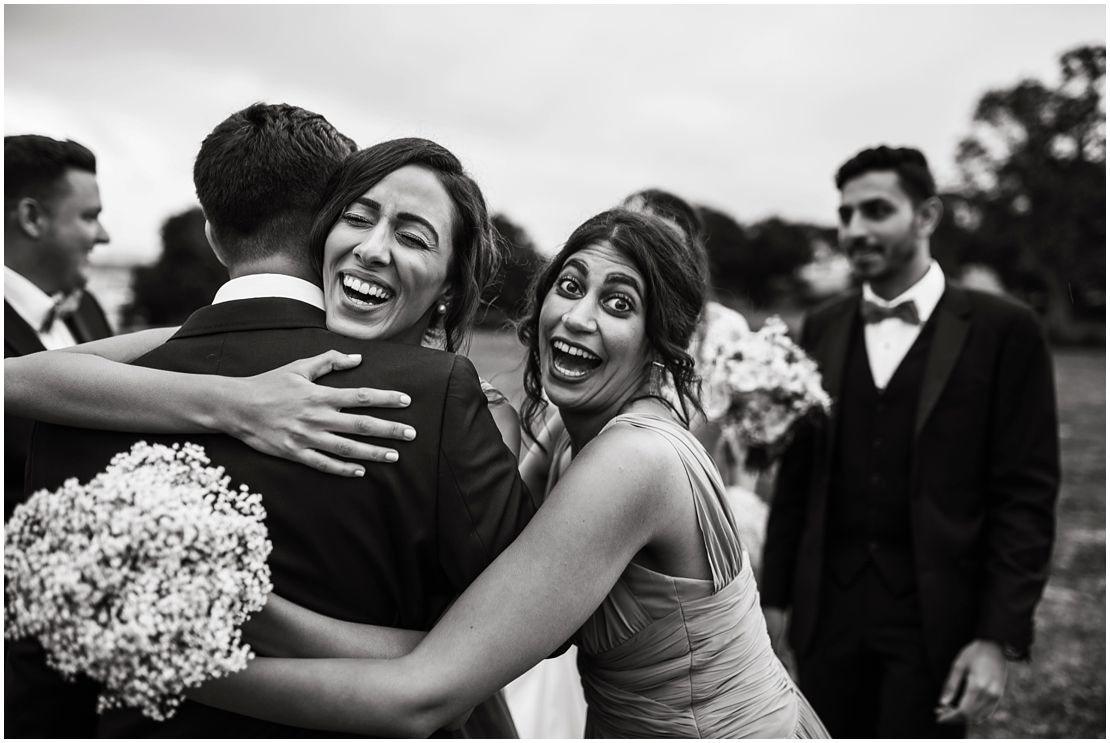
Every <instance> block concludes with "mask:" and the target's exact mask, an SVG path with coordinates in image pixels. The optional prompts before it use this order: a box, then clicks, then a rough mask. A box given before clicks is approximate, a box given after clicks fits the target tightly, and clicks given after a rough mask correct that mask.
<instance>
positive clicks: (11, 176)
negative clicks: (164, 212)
mask: <svg viewBox="0 0 1110 743" xmlns="http://www.w3.org/2000/svg"><path fill="white" fill-rule="evenodd" d="M4 211H5V214H6V217H7V219H6V221H5V223H4V358H8V357H11V356H25V355H27V354H30V353H35V352H37V351H42V350H53V349H58V348H66V347H67V346H72V345H75V344H77V343H83V342H85V341H91V340H96V339H98V338H104V337H107V336H109V335H111V334H112V330H111V328H110V327H109V325H108V321H107V319H106V318H105V316H104V311H103V310H101V308H100V305H99V304H98V303H97V301H96V299H95V298H93V296H92V295H91V294H89V293H87V292H84V291H83V289H84V287H85V281H86V276H85V271H86V270H87V268H88V262H89V261H88V256H89V252H90V251H91V250H92V249H93V248H94V247H95V246H96V245H97V244H99V243H106V242H108V233H107V232H105V231H104V228H103V227H102V226H101V224H100V221H99V215H100V193H99V191H98V189H97V185H96V158H95V157H94V156H93V154H92V152H90V151H89V150H88V149H87V148H86V147H83V146H82V145H80V144H78V143H76V142H73V141H70V140H66V141H64V142H60V141H58V140H54V139H51V138H50V137H43V136H38V135H33V134H32V135H22V136H13V137H4ZM31 425H32V421H30V420H28V419H26V418H20V417H18V416H14V415H7V414H5V415H4V520H5V521H7V519H8V516H10V515H11V512H12V509H13V508H15V506H16V505H17V504H18V503H20V502H21V501H22V500H23V470H24V465H25V464H26V461H27V447H28V443H29V442H30V438H31Z"/></svg>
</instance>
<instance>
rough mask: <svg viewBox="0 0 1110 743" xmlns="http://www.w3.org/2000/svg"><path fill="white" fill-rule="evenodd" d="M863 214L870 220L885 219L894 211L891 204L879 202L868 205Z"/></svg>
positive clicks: (865, 206)
mask: <svg viewBox="0 0 1110 743" xmlns="http://www.w3.org/2000/svg"><path fill="white" fill-rule="evenodd" d="M862 211H863V213H864V214H865V215H866V216H867V217H868V219H883V218H884V217H886V216H888V215H889V214H890V213H891V212H893V211H894V209H893V207H891V205H890V204H887V203H886V202H883V201H878V202H875V203H873V204H866V205H864V207H863V209H862Z"/></svg>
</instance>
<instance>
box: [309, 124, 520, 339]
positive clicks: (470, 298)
mask: <svg viewBox="0 0 1110 743" xmlns="http://www.w3.org/2000/svg"><path fill="white" fill-rule="evenodd" d="M310 243H311V249H312V252H313V254H314V255H315V256H316V257H317V259H318V260H319V265H320V266H321V267H322V273H323V284H324V296H325V298H326V304H327V307H328V328H329V329H330V330H332V331H334V332H337V333H341V334H343V335H349V336H351V337H354V338H376V339H380V340H394V341H399V342H404V343H419V342H420V341H421V339H422V338H423V337H424V336H425V334H426V332H427V331H428V330H429V329H431V330H436V331H442V333H443V336H444V346H445V348H446V350H448V351H457V350H459V349H460V348H461V347H462V345H463V343H464V338H465V336H466V333H467V331H468V330H469V328H470V326H471V325H472V323H473V320H474V315H475V313H476V312H477V309H478V302H479V299H480V296H481V290H482V288H483V287H485V286H486V284H488V283H489V281H490V279H491V278H492V277H493V276H494V274H495V273H496V270H497V264H498V260H499V253H498V250H497V248H496V246H495V245H494V242H493V231H492V227H491V225H490V221H489V215H488V213H487V210H486V206H485V201H484V199H483V197H482V193H481V191H480V190H479V189H478V186H477V184H476V183H475V182H474V181H473V180H472V179H471V178H470V177H469V176H468V175H466V173H465V172H464V171H463V169H462V166H461V164H460V163H459V161H458V159H457V158H455V156H454V155H452V154H451V153H450V152H448V151H447V150H445V149H443V148H442V147H440V146H439V145H438V144H436V143H434V142H431V141H429V140H425V139H417V138H405V139H395V140H391V141H388V142H382V143H381V144H377V145H374V146H373V147H368V148H366V149H364V150H360V151H359V152H356V153H355V154H353V155H351V156H350V157H349V158H348V159H347V160H346V161H345V162H344V163H343V166H342V168H341V169H340V170H339V172H338V173H336V175H335V177H334V178H333V179H332V182H331V183H329V184H328V190H327V196H326V197H325V202H324V205H323V207H322V208H321V209H320V211H319V212H318V213H317V215H316V220H315V222H314V223H313V226H312V233H311V237H310Z"/></svg>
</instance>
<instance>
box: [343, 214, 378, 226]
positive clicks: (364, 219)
mask: <svg viewBox="0 0 1110 743" xmlns="http://www.w3.org/2000/svg"><path fill="white" fill-rule="evenodd" d="M341 219H342V220H343V221H344V222H346V223H347V224H350V225H354V226H355V227H373V226H374V220H373V219H371V218H370V217H368V216H367V215H365V214H361V213H359V212H343V216H342V217H341Z"/></svg>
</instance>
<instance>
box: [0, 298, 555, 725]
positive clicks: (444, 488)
mask: <svg viewBox="0 0 1110 743" xmlns="http://www.w3.org/2000/svg"><path fill="white" fill-rule="evenodd" d="M329 349H338V350H340V351H343V352H346V353H355V352H357V353H361V354H362V357H363V360H362V363H361V365H360V366H358V367H357V368H355V369H352V370H348V371H344V372H337V373H333V374H330V375H328V376H327V377H325V378H324V379H323V380H321V381H322V383H323V384H329V385H332V386H343V387H352V386H368V387H376V388H379V389H393V390H400V391H403V392H406V393H408V394H409V395H411V397H412V405H411V406H410V407H409V408H407V409H404V410H380V409H377V410H374V411H372V412H373V414H374V415H376V416H379V417H382V418H390V419H394V420H399V421H404V422H406V423H409V424H411V425H412V426H413V427H414V428H415V429H416V431H417V436H416V439H415V440H413V441H411V442H390V443H391V444H392V445H394V446H395V447H396V448H397V450H398V451H399V453H400V460H399V461H398V462H397V463H395V464H375V463H367V467H366V475H365V477H362V478H342V477H337V476H333V475H325V474H322V473H320V472H317V471H316V470H313V469H311V468H309V467H306V466H304V465H301V464H296V463H293V462H289V461H285V460H280V459H275V458H272V457H268V456H266V455H263V454H259V453H258V452H255V451H254V450H252V449H250V448H249V447H247V446H246V445H244V444H242V443H241V442H239V441H237V440H235V439H233V438H230V437H227V436H223V435H190V436H150V435H138V434H117V433H108V432H103V431H88V430H81V429H76V428H68V427H64V426H54V425H46V424H42V423H39V424H37V425H36V428H35V434H34V439H33V442H32V446H31V455H30V461H29V465H28V478H29V482H28V486H29V488H36V489H37V488H55V487H57V486H59V485H61V483H62V481H63V480H64V479H66V478H68V477H77V478H79V479H80V480H81V481H86V480H88V479H89V478H91V477H92V476H93V475H95V474H96V473H97V472H99V471H101V470H103V469H104V467H105V465H106V464H107V463H108V461H109V459H110V458H111V456H112V455H113V454H114V453H116V452H119V451H123V450H126V449H127V448H128V447H129V446H130V445H131V443H132V442H134V441H135V440H138V439H145V440H148V441H158V442H163V443H167V442H172V441H183V440H189V441H194V442H196V443H198V444H201V445H203V446H204V447H205V448H206V450H207V452H208V455H209V457H210V458H211V459H212V461H213V462H214V463H216V464H219V465H222V466H224V467H225V468H226V470H227V474H228V475H230V476H231V478H232V480H233V483H234V485H237V484H239V483H246V484H247V485H248V486H249V487H250V489H251V490H252V491H253V492H258V493H261V494H262V497H263V505H264V506H265V508H266V512H267V518H266V524H267V527H268V528H269V532H270V539H271V541H272V542H273V545H274V549H273V553H272V554H271V556H270V559H269V564H270V567H271V570H272V574H273V576H272V578H273V583H274V590H275V592H276V593H278V594H279V595H281V596H284V597H285V598H288V599H291V600H292V601H295V602H296V603H298V604H302V605H304V606H306V607H308V608H310V609H312V610H314V611H317V612H321V613H323V614H327V615H329V616H332V617H336V618H339V619H343V620H347V621H354V622H363V623H369V624H376V625H385V626H393V627H401V628H406V629H415V630H428V629H431V627H432V625H433V624H434V623H435V621H436V619H437V618H438V617H439V616H440V615H441V614H442V613H443V611H444V610H445V609H446V607H447V605H448V604H449V602H450V601H452V600H453V599H454V598H455V597H456V596H458V595H459V594H460V593H461V592H462V591H463V590H465V589H466V587H467V586H468V585H470V583H471V581H473V580H474V579H475V578H476V577H477V576H478V574H479V573H481V572H482V570H483V569H485V567H486V566H488V565H489V564H490V562H492V561H493V559H494V558H495V557H496V556H497V555H498V554H499V553H500V552H501V551H502V550H503V549H504V548H505V547H506V546H508V545H509V544H510V543H511V542H512V541H513V539H514V538H516V536H517V535H518V534H519V533H520V531H521V530H522V529H523V528H524V526H525V525H526V524H527V522H528V520H529V519H530V518H531V516H532V515H533V513H535V505H534V503H533V501H532V499H531V497H530V496H529V494H528V492H527V490H526V489H524V487H523V485H522V484H521V481H520V478H519V476H518V474H517V462H516V458H515V457H514V456H513V455H512V453H510V451H509V450H508V449H507V448H506V447H505V445H504V444H503V443H502V439H501V436H500V434H499V432H498V429H497V427H496V425H495V423H494V421H493V417H492V416H491V415H490V413H489V410H488V409H487V407H486V398H485V395H484V394H483V392H482V390H481V386H480V383H479V381H478V375H477V374H476V372H475V371H474V367H473V366H472V365H471V363H470V361H469V360H467V359H466V358H465V357H463V356H456V355H454V354H450V353H445V352H442V351H434V350H431V349H426V348H421V347H417V346H407V345H400V344H393V343H384V342H373V341H358V340H353V339H350V338H345V337H342V336H338V335H335V334H333V333H330V332H328V331H327V330H326V329H325V327H324V313H323V312H321V311H320V310H317V309H315V308H313V307H311V306H309V305H307V304H304V303H301V302H297V301H294V300H286V299H250V300H241V301H237V302H227V303H224V304H218V305H213V306H211V307H206V308H204V309H201V310H199V311H197V312H196V313H194V314H193V316H192V317H190V318H189V320H188V321H186V323H185V325H184V326H182V328H181V330H180V331H179V332H178V333H177V334H176V335H175V336H174V337H173V338H171V339H170V340H169V341H168V342H167V343H165V344H164V345H163V346H161V347H159V348H158V349H156V350H155V351H153V352H152V353H150V354H148V355H147V356H145V357H143V358H142V359H140V360H139V361H138V362H137V363H139V364H141V365H143V366H148V367H154V368H162V369H171V370H176V371H184V372H190V373H207V374H220V375H225V376H245V375H251V374H257V373H260V372H263V371H267V370H270V369H273V368H276V367H277V366H280V365H282V364H285V363H287V362H289V361H292V360H295V359H298V358H304V357H307V356H311V355H314V354H317V353H320V352H323V351H326V350H329ZM30 691H31V692H32V693H30V694H29V695H24V696H26V697H27V698H28V699H30V702H25V701H23V700H21V699H20V697H19V696H18V695H16V694H13V692H12V687H11V685H10V682H9V686H8V693H7V703H6V707H7V710H6V712H7V721H8V722H7V729H6V731H5V732H6V733H7V734H8V735H20V734H21V733H20V731H19V730H18V729H15V728H13V711H14V712H15V713H16V714H19V712H20V711H21V710H22V709H24V708H26V707H28V706H29V707H30V708H31V709H32V712H34V704H35V702H36V701H37V700H41V699H42V698H43V695H42V694H41V693H40V694H37V695H36V693H34V692H36V691H37V689H36V688H32V689H31V690H30ZM39 714H41V711H40V712H39ZM22 720H23V721H25V722H27V723H28V724H32V725H41V724H42V721H41V720H35V719H33V717H32V714H28V715H27V716H26V717H23V718H22ZM36 732H38V731H37V729H36ZM50 732H51V733H54V734H56V732H57V731H50ZM99 732H100V734H101V735H109V736H113V737H115V736H133V735H137V736H144V737H150V736H157V737H161V736H175V737H208V736H221V737H222V736H227V737H254V736H266V737H296V736H304V735H309V736H319V735H321V733H320V732H319V731H308V730H300V729H294V728H288V727H283V726H280V725H272V724H270V723H264V722H262V721H259V720H254V719H251V718H248V717H243V716H239V715H234V714H230V713H227V712H224V711H221V710H217V709H215V708H212V707H205V706H204V705H200V704H195V703H192V702H185V704H184V705H182V707H181V708H180V709H179V711H178V713H177V715H176V717H174V718H173V719H172V720H170V721H168V722H166V723H163V724H156V723H152V722H150V721H149V720H146V718H143V717H141V716H140V715H138V713H135V712H131V711H127V712H123V713H115V712H113V713H109V714H106V715H104V716H103V718H102V719H101V720H100V723H99ZM71 734H72V733H71ZM77 734H78V735H79V734H81V733H77ZM325 735H326V734H325Z"/></svg>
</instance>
